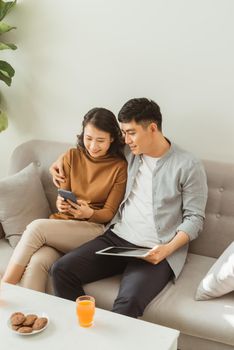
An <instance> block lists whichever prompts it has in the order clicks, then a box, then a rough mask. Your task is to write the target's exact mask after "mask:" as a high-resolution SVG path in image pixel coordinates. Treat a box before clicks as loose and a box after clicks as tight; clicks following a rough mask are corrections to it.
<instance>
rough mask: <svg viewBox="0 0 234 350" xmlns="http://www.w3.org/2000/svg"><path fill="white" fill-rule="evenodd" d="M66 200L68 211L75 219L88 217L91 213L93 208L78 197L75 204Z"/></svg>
mask: <svg viewBox="0 0 234 350" xmlns="http://www.w3.org/2000/svg"><path fill="white" fill-rule="evenodd" d="M67 202H68V203H69V205H70V207H69V209H68V213H69V214H72V215H73V216H74V218H75V219H89V218H90V217H91V216H92V215H93V212H94V210H93V209H92V208H90V206H89V205H88V203H87V202H86V201H83V200H80V199H79V200H77V204H76V203H74V202H72V201H70V200H69V199H68V200H67Z"/></svg>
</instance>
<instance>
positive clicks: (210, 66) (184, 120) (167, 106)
mask: <svg viewBox="0 0 234 350" xmlns="http://www.w3.org/2000/svg"><path fill="white" fill-rule="evenodd" d="M233 17H234V1H233V0H196V1H194V0H144V1H143V0H119V1H116V0H66V1H58V0H49V1H48V0H40V1H33V0H21V1H20V0H18V5H17V7H16V8H15V9H14V10H13V11H12V13H11V14H10V15H9V16H8V17H7V22H10V23H11V24H15V25H17V30H16V31H15V32H14V33H13V32H11V33H9V35H8V36H9V38H10V39H11V40H12V42H15V43H16V44H17V45H18V50H17V51H14V52H9V51H8V52H7V51H5V52H0V54H3V58H6V59H7V60H8V61H9V62H11V63H12V65H13V66H14V67H15V69H16V75H15V78H14V81H13V84H12V86H11V87H10V88H8V87H5V86H3V84H2V83H1V82H0V84H1V85H0V88H1V93H2V94H3V96H4V98H5V101H6V104H7V111H8V114H9V116H10V126H9V128H8V130H7V131H5V132H2V133H1V134H0V164H1V168H0V177H2V176H4V175H6V172H7V170H6V169H7V163H8V160H9V156H10V154H11V152H12V151H13V149H14V147H15V146H16V145H18V144H20V143H21V142H24V141H26V140H29V139H33V138H41V139H51V140H61V141H68V142H73V141H75V135H76V133H77V132H79V130H80V121H81V119H82V116H83V115H84V113H85V112H86V111H87V110H88V109H90V108H92V107H94V106H105V107H107V108H110V109H112V110H113V111H114V112H115V113H117V112H118V110H119V109H120V107H121V106H122V105H123V103H124V102H125V101H127V100H128V99H129V98H132V97H142V96H146V97H149V98H152V99H154V100H155V101H156V102H158V103H159V105H160V106H161V109H162V113H163V117H164V134H165V135H166V136H168V137H169V138H171V139H172V140H173V141H175V142H177V143H178V144H180V145H181V146H183V147H184V148H186V149H188V150H191V151H192V152H193V153H195V154H196V155H197V156H199V157H201V158H207V159H215V160H216V159H217V160H222V161H233V158H234V157H233V156H234V104H233V97H234V65H233V62H234V35H233V33H234V21H233Z"/></svg>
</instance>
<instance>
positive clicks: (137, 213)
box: [3, 98, 207, 317]
mask: <svg viewBox="0 0 234 350" xmlns="http://www.w3.org/2000/svg"><path fill="white" fill-rule="evenodd" d="M104 112H105V113H104ZM95 115H96V117H95ZM104 115H105V116H106V117H104ZM107 115H108V117H107ZM110 116H111V117H110ZM101 119H102V121H101ZM104 119H105V121H106V123H104ZM118 120H119V122H120V127H121V130H122V133H123V136H124V140H125V143H126V146H125V148H124V150H123V152H124V155H125V158H126V160H127V162H128V174H127V185H126V163H125V160H124V159H123V158H122V156H121V136H120V129H119V127H118V123H117V122H116V120H115V117H114V116H113V115H112V113H111V112H109V111H107V110H105V109H94V110H92V111H90V112H89V113H88V114H87V115H86V116H85V118H84V121H83V132H82V134H81V135H80V136H79V142H78V147H77V149H72V150H70V151H69V152H68V153H67V154H66V155H65V156H64V157H63V158H62V157H60V158H59V159H58V160H57V162H55V163H54V164H53V165H52V167H51V173H52V175H53V178H54V182H55V183H56V184H57V185H58V184H59V185H60V187H61V188H64V189H69V190H72V191H73V192H74V193H75V194H76V195H77V197H78V198H79V200H78V201H77V202H78V203H77V204H73V203H72V202H69V203H67V202H65V201H63V200H62V199H61V198H60V197H58V199H57V208H58V210H59V213H58V214H55V215H54V216H53V220H51V219H49V220H48V219H44V220H36V221H34V222H33V223H32V224H30V225H29V226H28V227H27V229H26V231H25V233H24V234H23V237H22V239H21V241H20V243H19V244H18V246H17V247H16V249H15V251H14V253H13V256H12V259H11V261H10V263H9V266H8V268H7V270H6V273H5V275H4V277H3V280H5V281H7V282H10V283H17V282H18V281H19V280H20V279H21V276H22V275H23V273H24V274H25V272H24V271H25V268H26V266H27V264H29V262H30V259H31V260H32V258H33V256H35V254H38V252H40V251H41V250H43V249H51V250H55V249H56V251H59V252H62V253H65V255H63V256H62V257H60V258H59V259H58V257H59V255H57V256H54V257H53V259H51V260H50V262H51V264H50V266H51V265H52V263H53V265H52V268H51V270H50V272H51V275H52V280H53V285H54V290H55V294H56V295H58V296H61V297H63V298H66V299H70V300H75V299H76V298H77V297H78V296H80V295H83V294H85V292H84V290H83V285H84V284H85V283H89V282H92V281H96V280H99V279H102V278H106V277H110V276H113V275H116V274H122V279H121V283H120V288H119V292H118V295H117V298H116V300H115V301H114V305H113V309H112V311H114V312H117V313H121V314H124V315H128V316H131V317H139V316H141V315H142V314H143V312H144V309H145V307H146V306H147V305H148V303H149V302H150V301H151V300H152V299H153V298H154V297H155V296H156V295H157V294H158V293H159V292H160V291H161V290H162V289H163V288H164V287H165V285H166V284H167V283H168V281H169V280H170V279H172V278H174V279H176V278H177V277H178V276H179V274H180V272H181V270H182V268H183V266H184V263H185V259H186V256H187V251H188V244H189V242H190V241H191V240H193V239H195V238H196V237H197V236H198V234H199V231H200V230H201V228H202V225H203V220H204V217H205V215H204V211H205V205H206V200H207V184H206V175H205V172H204V169H203V166H202V164H201V162H200V161H199V160H197V159H196V158H195V157H194V156H193V155H191V154H190V153H188V152H186V151H184V150H182V149H181V148H179V147H178V146H176V145H175V144H173V143H171V142H170V141H169V140H168V139H167V138H166V137H165V136H164V135H163V133H162V116H161V112H160V108H159V106H158V105H157V104H156V103H155V102H154V101H152V100H148V99H146V98H135V99H132V100H130V101H128V102H127V103H126V104H125V105H124V106H123V107H122V108H121V110H120V112H119V114H118ZM111 124H113V126H114V129H113V130H115V133H114V132H113V130H112V128H111ZM125 185H126V191H125ZM124 192H125V194H124ZM123 196H124V198H123ZM122 199H123V200H122ZM117 208H118V209H117ZM114 215H115V216H114ZM58 219H65V220H58ZM66 219H67V220H66ZM107 223H108V224H107ZM104 224H107V226H106V227H104ZM105 229H106V231H105V232H104V230H105ZM94 237H95V238H94ZM84 242H85V243H84ZM108 246H124V247H126V246H127V247H148V248H151V250H150V252H149V254H148V255H147V256H146V257H145V258H143V259H138V258H124V257H111V256H101V255H96V254H95V252H96V251H97V250H100V249H103V248H106V247H108ZM57 254H59V253H57ZM26 271H27V269H26ZM34 278H35V276H34Z"/></svg>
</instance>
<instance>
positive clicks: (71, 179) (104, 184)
mask: <svg viewBox="0 0 234 350" xmlns="http://www.w3.org/2000/svg"><path fill="white" fill-rule="evenodd" d="M64 171H65V176H66V182H65V183H62V184H61V188H62V189H65V190H69V191H72V192H74V193H75V195H76V197H77V199H83V200H85V201H87V202H89V206H90V207H91V208H92V209H94V213H93V215H92V216H91V218H89V219H88V220H89V221H91V222H96V223H107V222H109V221H110V220H111V219H112V218H113V217H114V215H115V213H116V211H117V209H118V207H119V204H120V203H121V201H122V199H123V196H124V193H125V187H126V181H127V162H126V161H125V160H124V159H122V158H120V157H116V156H115V157H114V156H110V155H105V156H102V157H100V158H93V157H91V156H90V155H89V154H88V153H87V152H86V151H85V150H82V149H81V148H78V149H77V148H72V149H70V150H69V151H68V152H67V153H66V155H65V156H64ZM50 218H52V219H65V220H66V219H73V220H74V217H73V216H72V215H69V214H61V213H56V214H53V215H51V216H50Z"/></svg>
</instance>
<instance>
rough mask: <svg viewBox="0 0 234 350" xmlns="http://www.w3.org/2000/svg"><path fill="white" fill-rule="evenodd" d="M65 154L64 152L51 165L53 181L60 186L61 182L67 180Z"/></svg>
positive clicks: (50, 170)
mask: <svg viewBox="0 0 234 350" xmlns="http://www.w3.org/2000/svg"><path fill="white" fill-rule="evenodd" d="M63 156H64V154H62V155H61V156H60V157H59V158H58V159H57V160H56V161H55V162H54V163H53V164H52V165H51V167H50V169H49V172H50V174H51V175H52V177H53V183H54V184H55V186H56V187H58V188H59V187H60V183H61V182H66V180H65V176H64V171H63Z"/></svg>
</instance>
